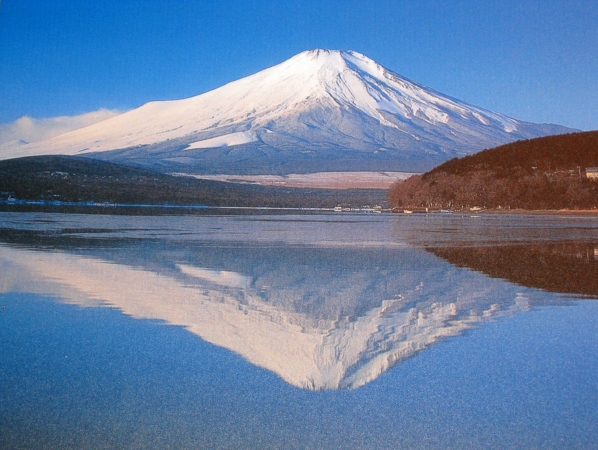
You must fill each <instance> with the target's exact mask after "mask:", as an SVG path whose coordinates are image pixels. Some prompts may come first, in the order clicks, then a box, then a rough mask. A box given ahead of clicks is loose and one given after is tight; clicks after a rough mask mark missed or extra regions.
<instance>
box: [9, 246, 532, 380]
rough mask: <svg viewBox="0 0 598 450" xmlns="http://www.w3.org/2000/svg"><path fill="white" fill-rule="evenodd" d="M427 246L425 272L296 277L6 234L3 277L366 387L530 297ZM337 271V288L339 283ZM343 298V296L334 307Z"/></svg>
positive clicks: (363, 267) (270, 362)
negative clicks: (39, 244)
mask: <svg viewBox="0 0 598 450" xmlns="http://www.w3.org/2000/svg"><path fill="white" fill-rule="evenodd" d="M411 252H413V251H412V250H411ZM408 256H413V254H412V253H410V254H409V255H408ZM426 258H429V260H430V261H438V263H437V265H436V266H434V265H429V266H428V268H427V270H421V271H418V272H417V273H414V267H413V266H411V265H409V262H408V261H406V263H405V267H403V268H400V269H397V270H396V271H387V270H384V271H382V272H383V273H380V274H379V276H380V277H382V278H376V277H378V275H376V274H377V273H378V272H376V269H373V271H372V268H371V267H370V264H369V261H367V260H364V261H363V262H360V261H356V262H355V263H354V264H353V266H352V270H351V271H350V272H348V273H344V274H343V273H341V274H337V272H336V271H335V270H331V271H330V272H329V273H325V272H324V271H320V272H319V273H314V271H313V268H312V267H310V266H309V265H305V266H303V267H304V268H303V269H301V267H302V266H301V265H298V264H295V265H294V266H293V267H292V269H293V270H292V271H290V272H292V273H293V277H291V276H290V274H289V273H290V272H285V270H284V268H280V267H279V265H278V263H279V261H276V264H272V265H270V266H268V267H269V268H268V270H265V269H264V266H262V267H261V268H259V269H256V270H255V271H254V273H239V272H237V271H234V270H229V267H223V268H222V269H219V268H214V267H213V266H212V267H210V268H205V267H197V266H194V265H192V264H177V265H174V266H171V268H170V270H166V269H165V270H164V271H152V270H149V269H148V268H142V267H141V266H135V267H133V266H129V265H125V264H116V263H114V262H111V261H108V260H105V259H101V258H98V257H90V256H77V255H73V254H68V253H64V252H43V251H36V250H26V249H19V248H13V247H8V246H1V247H0V265H1V266H2V269H3V278H2V281H3V284H2V285H0V289H2V291H3V292H6V291H9V290H11V291H24V292H38V293H43V294H54V295H56V296H57V297H59V298H60V299H61V300H62V301H65V302H68V303H73V304H78V305H81V306H98V305H101V304H104V305H111V306H115V307H118V308H119V309H121V310H122V311H123V313H125V314H128V315H130V316H132V317H136V318H140V319H159V320H162V321H165V322H166V323H168V324H171V325H179V326H184V327H185V328H187V329H188V330H189V331H191V332H193V333H195V334H196V335H198V336H200V337H201V338H203V339H204V340H206V341H208V342H211V343H213V344H215V345H218V346H222V347H225V348H228V349H230V350H232V351H234V352H236V353H238V354H240V355H242V356H243V357H244V358H246V359H247V360H248V361H249V362H251V363H253V364H255V365H258V366H261V367H264V368H266V369H269V370H271V371H273V372H275V373H277V374H278V375H279V376H280V377H281V378H283V379H284V380H286V381H287V382H289V383H291V384H293V385H295V386H298V387H302V388H308V389H339V388H356V387H359V386H362V385H364V384H366V383H368V382H370V381H372V380H374V379H376V378H377V377H378V376H380V375H381V374H382V373H384V372H385V371H386V370H388V369H389V368H390V367H392V366H393V365H394V364H396V363H397V362H399V361H401V360H404V359H406V358H408V357H410V356H412V355H414V354H415V353H417V352H418V351H420V350H422V349H424V348H426V347H428V346H430V345H432V344H434V343H435V342H437V341H438V340H439V339H442V338H444V337H447V336H455V335H458V334H460V333H462V332H463V330H466V329H468V328H471V327H472V326H475V325H476V324H477V323H479V322H481V321H485V320H490V319H493V318H496V317H500V316H503V315H508V314H511V313H513V312H515V311H518V310H525V309H526V308H527V302H526V301H525V299H524V297H522V296H521V295H520V294H519V292H520V289H519V288H517V287H515V286H513V285H509V284H508V283H505V282H502V281H498V280H492V279H488V278H486V277H484V276H481V275H479V274H475V273H472V272H470V271H466V270H460V269H456V268H451V266H449V265H448V264H446V263H443V262H441V261H440V260H437V259H435V258H434V257H432V256H430V255H427V256H426ZM265 264H266V265H267V262H266V263H265ZM440 266H441V268H442V270H438V269H439V267H440ZM173 267H174V268H173ZM405 273H408V276H406V275H405ZM439 275H442V276H440V277H439ZM372 277H373V278H372ZM277 278H279V279H280V282H279V284H276V283H275V281H276V279H277ZM368 279H369V281H370V283H371V284H370V285H367V283H368ZM333 280H336V286H338V289H339V294H340V295H339V297H338V298H335V297H334V295H329V294H330V291H329V289H330V285H329V284H328V283H329V282H332V281H333ZM349 280H352V284H351V287H349V286H348V284H349ZM381 284H384V286H381ZM283 286H284V287H285V288H284V289H283V288H282V287H283ZM333 286H334V284H333ZM343 286H345V287H346V288H345V289H343ZM279 294H280V297H279ZM318 296H321V297H322V302H323V304H322V305H319V306H318V308H319V309H317V311H315V310H314V312H310V311H309V308H307V309H306V308H305V307H304V306H303V307H302V308H298V307H294V306H296V303H295V302H296V299H298V298H303V299H304V300H305V301H306V302H309V301H310V298H314V297H318ZM362 296H363V297H367V296H370V297H372V296H373V297H376V298H377V301H374V300H373V299H372V298H370V299H369V300H368V302H367V304H366V306H364V305H363V304H361V303H360V299H361V297H362ZM341 297H342V298H341ZM349 297H353V298H349ZM504 298H508V299H509V300H508V301H506V302H505V300H504ZM337 301H338V302H343V303H344V306H343V308H340V309H335V308H337V306H336V305H335V303H336V302H337ZM327 302H331V303H332V304H329V303H327ZM335 311H336V312H335ZM339 311H342V313H340V314H339Z"/></svg>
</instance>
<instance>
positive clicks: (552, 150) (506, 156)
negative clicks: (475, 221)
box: [389, 131, 598, 209]
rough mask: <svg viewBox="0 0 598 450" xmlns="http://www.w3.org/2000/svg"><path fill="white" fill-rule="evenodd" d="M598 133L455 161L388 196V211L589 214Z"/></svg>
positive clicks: (595, 191)
mask: <svg viewBox="0 0 598 450" xmlns="http://www.w3.org/2000/svg"><path fill="white" fill-rule="evenodd" d="M590 167H594V168H595V167H598V131H590V132H583V133H573V134H565V135H557V136H548V137H543V138H537V139H530V140H526V141H518V142H513V143H511V144H507V145H502V146H500V147H496V148H494V149H490V150H484V151H482V152H479V153H476V154H474V155H470V156H466V157H463V158H455V159H452V160H450V161H447V162H446V163H444V164H442V165H440V166H438V167H436V168H435V169H433V170H431V171H429V172H427V173H424V174H423V175H416V176H413V177H411V178H409V179H407V180H405V181H404V182H399V183H395V184H394V185H393V186H392V187H391V189H390V191H389V200H390V203H391V205H392V206H395V207H399V208H401V207H404V208H424V207H427V208H438V209H463V208H471V207H482V208H522V209H562V208H570V209H582V208H583V209H591V208H596V207H598V182H597V181H596V179H594V180H592V179H590V178H588V177H587V176H586V175H587V174H586V169H587V168H590Z"/></svg>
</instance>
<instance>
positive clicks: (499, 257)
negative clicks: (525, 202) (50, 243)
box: [428, 243, 598, 297]
mask: <svg viewBox="0 0 598 450" xmlns="http://www.w3.org/2000/svg"><path fill="white" fill-rule="evenodd" d="M428 250H429V251H430V252H432V253H434V254H435V255H436V256H439V257H441V258H444V259H445V260H447V261H449V262H450V263H452V264H455V265H457V266H460V267H469V268H471V269H473V270H476V271H479V272H483V273H485V274H487V275H490V276H491V277H494V278H502V279H505V280H508V281H511V282H514V283H517V284H520V285H523V286H528V287H533V288H539V289H544V290H547V291H551V292H559V293H567V294H579V295H589V296H597V297H598V255H597V254H596V252H597V250H598V246H595V245H590V244H582V243H561V244H529V245H508V246H496V247H454V248H433V249H428Z"/></svg>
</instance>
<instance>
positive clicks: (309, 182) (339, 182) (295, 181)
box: [175, 172, 413, 189]
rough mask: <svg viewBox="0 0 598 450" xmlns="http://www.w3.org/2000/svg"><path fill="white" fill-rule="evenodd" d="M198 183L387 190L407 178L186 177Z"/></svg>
mask: <svg viewBox="0 0 598 450" xmlns="http://www.w3.org/2000/svg"><path fill="white" fill-rule="evenodd" d="M175 175H179V176H192V177H195V178H199V179H202V180H214V181H225V182H228V183H248V184H259V185H262V186H284V187H299V188H318V189H388V188H389V187H390V185H391V184H392V183H394V182H395V181H397V180H404V179H406V178H409V177H410V176H411V175H413V174H412V173H408V172H318V173H306V174H289V175H190V174H182V173H177V174H175Z"/></svg>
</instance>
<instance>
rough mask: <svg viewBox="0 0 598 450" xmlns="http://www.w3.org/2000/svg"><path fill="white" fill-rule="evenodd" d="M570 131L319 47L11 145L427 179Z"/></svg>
mask: <svg viewBox="0 0 598 450" xmlns="http://www.w3.org/2000/svg"><path fill="white" fill-rule="evenodd" d="M567 131H571V130H569V129H567V128H565V127H560V126H557V125H538V124H531V123H526V122H521V121H518V120H515V119H512V118H510V117H507V116H504V115H501V114H497V113H493V112H490V111H487V110H484V109H482V108H478V107H475V106H471V105H468V104H466V103H463V102H460V101H458V100H455V99H452V98H450V97H447V96H445V95H443V94H440V93H438V92H435V91H433V90H431V89H427V88H424V87H423V86H420V85H418V84H416V83H414V82H411V81H409V80H407V79H405V78H402V77H401V76H399V75H398V74H396V73H393V72H391V71H389V70H387V69H385V68H384V67H382V66H380V65H379V64H377V63H376V62H375V61H373V60H371V59H369V58H367V57H366V56H364V55H362V54H360V53H356V52H343V51H328V50H314V51H308V52H303V53H301V54H299V55H296V56H295V57H293V58H291V59H289V60H287V61H285V62H283V63H281V64H279V65H277V66H274V67H271V68H269V69H266V70H263V71H261V72H259V73H256V74H254V75H252V76H249V77H246V78H243V79H241V80H238V81H235V82H232V83H229V84H227V85H225V86H222V87H221V88H219V89H216V90H214V91H211V92H208V93H205V94H202V95H199V96H196V97H192V98H188V99H183V100H175V101H168V102H152V103H148V104H146V105H143V106H141V107H140V108H137V109H135V110H132V111H129V112H127V113H124V114H121V115H119V116H116V117H113V118H111V119H108V120H106V121H103V122H100V123H97V124H94V125H91V126H89V127H86V128H82V129H80V130H75V131H72V132H70V133H66V134H64V135H61V136H58V137H56V138H54V139H51V140H49V141H45V142H41V143H34V144H26V145H23V144H13V145H8V146H5V147H4V148H3V149H1V151H0V155H1V157H3V158H8V157H16V156H26V155H37V154H68V155H77V154H83V153H84V154H87V155H89V156H91V157H94V158H99V159H103V160H107V161H114V162H119V163H122V164H128V165H136V166H143V167H150V168H153V169H158V170H161V171H175V172H189V173H229V174H235V173H236V174H288V173H309V172H321V171H397V172H421V171H425V170H428V169H430V168H432V167H434V166H436V165H438V164H440V163H442V162H443V161H446V160H448V159H450V158H452V157H454V156H462V155H466V154H470V153H474V152H477V151H479V150H482V149H484V148H490V147H494V146H497V145H500V144H504V143H507V142H512V141H515V140H520V139H527V138H531V137H537V136H545V135H550V134H557V133H563V132H567Z"/></svg>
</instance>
